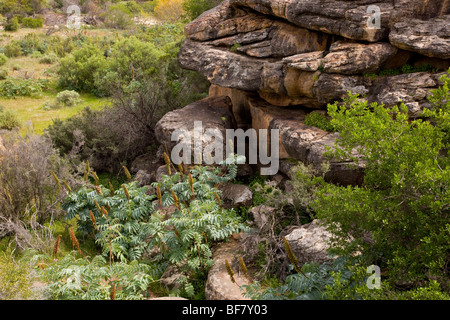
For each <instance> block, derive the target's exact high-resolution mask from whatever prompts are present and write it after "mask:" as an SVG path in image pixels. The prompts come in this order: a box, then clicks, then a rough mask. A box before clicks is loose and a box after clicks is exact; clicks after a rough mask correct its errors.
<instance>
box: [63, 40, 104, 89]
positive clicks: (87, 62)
mask: <svg viewBox="0 0 450 320" xmlns="http://www.w3.org/2000/svg"><path fill="white" fill-rule="evenodd" d="M103 54H104V52H103V51H102V50H100V49H99V48H98V47H97V46H95V45H93V44H86V45H84V46H83V47H81V48H80V49H77V50H75V51H73V52H72V53H71V54H69V55H67V56H66V57H64V58H62V59H61V60H60V67H59V69H58V75H59V85H60V87H62V88H65V89H68V90H76V91H81V92H90V93H94V94H99V95H100V94H101V92H99V91H98V89H97V86H96V80H97V79H99V78H101V76H102V75H103V73H104V72H105V70H106V69H107V63H108V62H107V60H106V59H105V57H104V55H103Z"/></svg>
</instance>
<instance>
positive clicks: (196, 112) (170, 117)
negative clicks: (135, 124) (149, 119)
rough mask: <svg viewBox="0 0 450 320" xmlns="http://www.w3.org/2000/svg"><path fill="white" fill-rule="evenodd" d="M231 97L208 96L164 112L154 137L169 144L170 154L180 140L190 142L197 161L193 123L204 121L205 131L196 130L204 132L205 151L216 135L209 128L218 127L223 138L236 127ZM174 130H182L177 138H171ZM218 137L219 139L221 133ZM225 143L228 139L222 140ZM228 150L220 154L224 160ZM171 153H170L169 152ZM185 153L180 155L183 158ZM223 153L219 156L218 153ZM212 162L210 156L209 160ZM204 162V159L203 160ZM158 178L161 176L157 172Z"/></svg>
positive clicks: (202, 123) (164, 143)
mask: <svg viewBox="0 0 450 320" xmlns="http://www.w3.org/2000/svg"><path fill="white" fill-rule="evenodd" d="M231 108H232V106H231V100H230V99H229V98H228V97H218V98H206V99H203V100H200V101H197V102H194V103H192V104H190V105H188V106H186V107H184V108H182V109H178V110H174V111H171V112H169V113H167V114H165V115H164V116H163V117H162V118H161V120H159V121H158V123H157V124H156V126H155V136H156V138H157V140H158V142H159V143H161V144H162V145H165V146H167V149H168V151H169V153H171V150H172V148H173V147H174V146H175V145H177V144H178V143H179V142H180V141H183V143H186V144H187V146H189V145H190V150H191V152H190V153H191V157H190V158H191V160H190V161H191V163H195V161H194V160H196V159H194V157H198V156H199V155H194V152H195V151H196V150H195V149H194V141H193V140H194V128H195V123H194V122H196V121H197V122H201V128H202V132H200V130H199V132H198V133H196V135H200V134H201V140H202V148H203V149H202V152H203V150H204V148H205V147H206V146H208V144H210V143H211V142H212V140H213V136H211V134H209V133H208V130H216V132H217V134H219V133H220V134H221V136H222V137H223V138H225V136H226V129H232V128H235V127H236V124H235V119H234V116H233V113H232V109H231ZM182 131H184V132H187V133H189V134H190V138H191V139H190V141H189V140H186V141H184V140H183V139H187V137H186V136H187V135H186V134H184V135H183V134H182V133H183V132H182ZM173 132H175V133H177V134H178V133H179V135H178V136H176V137H174V140H176V141H172V134H173ZM217 138H220V137H219V136H218V137H217ZM221 142H222V143H224V144H225V143H226V142H225V141H221ZM225 150H226V148H225V147H223V152H224V154H223V155H221V158H222V160H223V159H225ZM169 156H170V155H169ZM181 156H183V155H182V154H180V157H181ZM218 156H220V155H218ZM206 160H208V161H209V159H206ZM203 161H205V159H203ZM156 179H158V174H157V177H156Z"/></svg>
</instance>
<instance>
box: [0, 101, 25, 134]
mask: <svg viewBox="0 0 450 320" xmlns="http://www.w3.org/2000/svg"><path fill="white" fill-rule="evenodd" d="M20 126H21V122H20V121H19V118H18V117H17V114H16V113H15V112H14V111H12V110H10V109H5V108H4V107H2V106H0V129H3V130H12V129H14V128H19V127H20Z"/></svg>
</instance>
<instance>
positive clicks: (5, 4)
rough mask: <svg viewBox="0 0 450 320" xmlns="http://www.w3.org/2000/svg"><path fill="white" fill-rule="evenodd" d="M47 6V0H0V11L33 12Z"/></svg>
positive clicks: (2, 12) (3, 12)
mask: <svg viewBox="0 0 450 320" xmlns="http://www.w3.org/2000/svg"><path fill="white" fill-rule="evenodd" d="M46 6H47V0H20V1H18V0H0V13H1V14H6V13H15V14H30V15H31V14H33V13H39V12H40V11H41V10H42V9H44V8H45V7H46Z"/></svg>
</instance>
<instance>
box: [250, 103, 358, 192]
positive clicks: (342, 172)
mask: <svg viewBox="0 0 450 320" xmlns="http://www.w3.org/2000/svg"><path fill="white" fill-rule="evenodd" d="M249 103H250V110H251V113H252V119H253V124H252V127H253V128H254V129H257V130H258V129H268V130H271V129H277V130H279V146H280V152H279V159H280V160H283V159H296V160H299V161H301V162H303V163H305V164H311V165H313V166H314V167H315V168H316V169H317V170H320V169H321V165H322V163H323V162H325V161H327V160H328V159H327V158H326V157H325V156H324V153H325V152H326V151H327V147H329V148H331V149H333V148H334V143H335V141H336V139H337V138H338V137H339V135H338V134H337V133H333V132H327V131H324V130H321V129H319V128H315V127H311V126H308V125H305V124H304V120H305V117H306V115H307V114H308V113H309V110H307V109H304V108H303V109H289V110H286V109H281V108H278V107H275V106H271V105H269V104H268V103H266V102H262V101H260V100H255V99H251V100H250V101H249ZM269 143H273V142H272V141H269ZM280 169H281V168H280ZM362 169H363V167H362V166H361V165H358V166H356V164H354V163H352V162H342V161H333V160H331V161H330V171H329V172H328V173H327V175H326V176H325V178H326V179H327V180H329V181H331V182H337V183H341V184H345V185H346V184H353V185H355V184H360V183H361V181H362Z"/></svg>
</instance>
